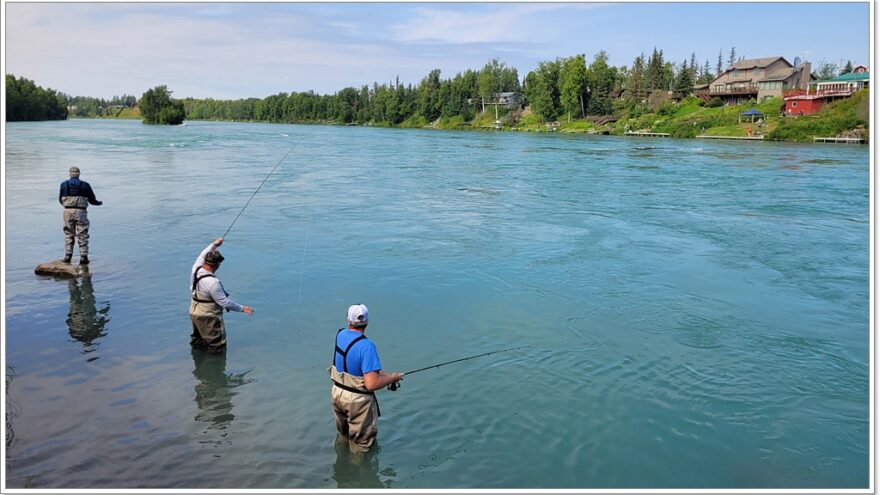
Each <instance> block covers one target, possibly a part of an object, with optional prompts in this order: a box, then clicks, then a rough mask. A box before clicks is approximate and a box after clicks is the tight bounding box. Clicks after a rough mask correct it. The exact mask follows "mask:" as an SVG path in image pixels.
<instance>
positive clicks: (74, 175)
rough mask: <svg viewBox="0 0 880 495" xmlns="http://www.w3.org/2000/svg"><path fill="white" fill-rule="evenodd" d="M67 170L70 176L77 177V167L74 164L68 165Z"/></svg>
mask: <svg viewBox="0 0 880 495" xmlns="http://www.w3.org/2000/svg"><path fill="white" fill-rule="evenodd" d="M68 172H70V176H71V177H79V167H77V166H76V165H74V166H72V167H70V170H68Z"/></svg>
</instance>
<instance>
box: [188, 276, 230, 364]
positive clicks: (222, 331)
mask: <svg viewBox="0 0 880 495" xmlns="http://www.w3.org/2000/svg"><path fill="white" fill-rule="evenodd" d="M197 274H198V270H196V273H194V274H193V284H192V302H190V304H189V319H190V321H192V335H191V336H190V341H189V343H190V345H194V346H199V347H207V348H208V350H209V351H211V352H219V351H221V350H223V349H224V348H225V347H226V326H225V325H224V324H223V308H222V307H221V306H220V305H219V304H217V303H216V302H214V299H212V298H211V297H210V296H209V297H207V298H205V297H204V296H202V295H201V294H200V293H199V292H198V290H197V289H198V285H199V281H200V280H201V279H203V278H207V277H212V278H213V277H214V275H213V274H210V273H208V274H205V275H201V276H198V277H197V276H196V275H197Z"/></svg>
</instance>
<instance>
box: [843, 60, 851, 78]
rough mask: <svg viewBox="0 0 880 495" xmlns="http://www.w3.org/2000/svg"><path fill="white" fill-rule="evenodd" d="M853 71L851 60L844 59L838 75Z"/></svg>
mask: <svg viewBox="0 0 880 495" xmlns="http://www.w3.org/2000/svg"><path fill="white" fill-rule="evenodd" d="M852 71H853V64H852V61H851V60H847V61H846V65H844V66H843V70H841V71H840V75H841V76H842V75H844V74H849V73H850V72H852Z"/></svg>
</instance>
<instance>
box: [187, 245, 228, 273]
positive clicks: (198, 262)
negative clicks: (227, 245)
mask: <svg viewBox="0 0 880 495" xmlns="http://www.w3.org/2000/svg"><path fill="white" fill-rule="evenodd" d="M221 244H223V238H222V237H220V238H219V239H215V240H214V242H212V243H211V244H208V247H206V248H205V249H202V252H201V253H199V256H198V258H196V262H195V263H193V269H192V273H195V272H196V270H198V268H199V267H200V266H202V265H204V264H205V256H207V255H208V253H210V252H211V251H213V250H215V249H217V248H218V247H220V245H221Z"/></svg>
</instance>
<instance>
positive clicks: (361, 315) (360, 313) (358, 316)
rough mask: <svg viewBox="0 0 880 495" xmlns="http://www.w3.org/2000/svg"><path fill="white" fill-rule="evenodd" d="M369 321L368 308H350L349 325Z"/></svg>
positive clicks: (358, 305) (360, 306) (361, 306)
mask: <svg viewBox="0 0 880 495" xmlns="http://www.w3.org/2000/svg"><path fill="white" fill-rule="evenodd" d="M369 320H370V316H369V313H368V312H367V307H366V306H364V305H363V304H353V305H351V306H349V307H348V322H349V323H366V322H367V321H369Z"/></svg>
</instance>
